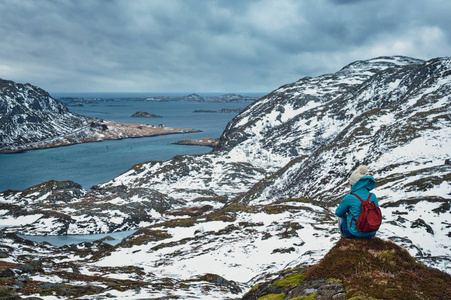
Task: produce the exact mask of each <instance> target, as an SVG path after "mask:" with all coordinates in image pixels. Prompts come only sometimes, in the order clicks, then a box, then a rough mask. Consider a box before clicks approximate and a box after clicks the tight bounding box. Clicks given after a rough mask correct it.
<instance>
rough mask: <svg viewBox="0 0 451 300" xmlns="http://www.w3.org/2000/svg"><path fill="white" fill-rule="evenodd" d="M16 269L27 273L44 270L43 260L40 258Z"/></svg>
mask: <svg viewBox="0 0 451 300" xmlns="http://www.w3.org/2000/svg"><path fill="white" fill-rule="evenodd" d="M15 269H17V270H20V271H22V272H25V273H34V272H43V271H44V270H43V269H42V261H41V260H40V259H39V260H35V261H32V262H29V263H26V264H23V265H20V266H18V267H16V268H15Z"/></svg>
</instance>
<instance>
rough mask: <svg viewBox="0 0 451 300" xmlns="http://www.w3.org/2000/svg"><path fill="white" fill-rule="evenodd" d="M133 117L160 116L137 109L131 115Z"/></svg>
mask: <svg viewBox="0 0 451 300" xmlns="http://www.w3.org/2000/svg"><path fill="white" fill-rule="evenodd" d="M132 117H133V118H161V116H159V115H155V114H151V113H148V112H145V111H137V112H135V113H134V114H133V115H132Z"/></svg>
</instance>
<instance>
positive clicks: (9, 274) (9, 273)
mask: <svg viewBox="0 0 451 300" xmlns="http://www.w3.org/2000/svg"><path fill="white" fill-rule="evenodd" d="M15 275H16V274H15V273H14V272H13V271H12V270H11V269H10V268H8V269H4V270H1V271H0V277H1V278H4V277H14V276H15Z"/></svg>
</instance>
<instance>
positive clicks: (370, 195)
mask: <svg viewBox="0 0 451 300" xmlns="http://www.w3.org/2000/svg"><path fill="white" fill-rule="evenodd" d="M351 195H353V196H356V197H357V198H359V200H360V201H363V199H362V198H360V197H359V196H357V195H356V194H351ZM372 195H373V194H372V193H370V195H369V196H368V198H367V199H366V201H368V200H370V198H371V196H372Z"/></svg>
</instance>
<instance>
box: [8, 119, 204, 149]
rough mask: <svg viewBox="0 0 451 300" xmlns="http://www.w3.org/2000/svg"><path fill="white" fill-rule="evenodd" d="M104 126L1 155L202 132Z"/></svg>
mask: <svg viewBox="0 0 451 300" xmlns="http://www.w3.org/2000/svg"><path fill="white" fill-rule="evenodd" d="M102 125H106V126H107V128H108V129H106V130H104V129H103V128H102V127H100V128H98V127H97V126H96V127H91V128H86V129H85V131H86V132H87V134H88V136H85V137H81V138H74V137H71V134H68V135H65V136H60V137H55V138H53V139H51V140H50V141H48V142H42V141H41V142H33V143H30V144H27V145H24V146H18V147H9V148H4V149H2V150H0V154H20V153H24V152H27V151H31V150H41V149H51V148H59V147H66V146H72V145H77V144H84V143H94V142H103V141H111V140H123V139H130V138H144V137H153V136H160V135H169V134H183V133H194V132H202V131H201V130H197V129H188V128H174V127H164V126H163V125H149V124H139V123H120V122H115V121H103V122H102ZM41 143H42V144H41Z"/></svg>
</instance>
